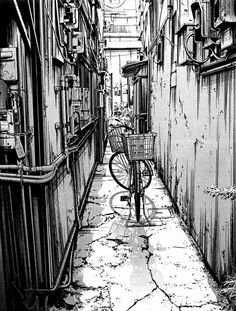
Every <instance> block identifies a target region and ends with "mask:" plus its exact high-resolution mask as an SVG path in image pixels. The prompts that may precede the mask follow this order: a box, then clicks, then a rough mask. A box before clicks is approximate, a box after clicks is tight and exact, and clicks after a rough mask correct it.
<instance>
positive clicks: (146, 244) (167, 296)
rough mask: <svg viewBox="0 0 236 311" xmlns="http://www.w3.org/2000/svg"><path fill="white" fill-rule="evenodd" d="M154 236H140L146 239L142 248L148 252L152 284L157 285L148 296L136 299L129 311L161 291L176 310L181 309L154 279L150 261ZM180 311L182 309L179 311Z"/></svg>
mask: <svg viewBox="0 0 236 311" xmlns="http://www.w3.org/2000/svg"><path fill="white" fill-rule="evenodd" d="M152 235H153V234H151V235H149V236H145V235H140V237H141V238H143V239H144V241H145V247H142V251H144V250H146V251H147V252H148V256H146V258H147V262H146V263H147V268H148V271H149V273H150V276H151V280H152V282H153V283H154V285H155V288H153V289H152V291H151V292H150V293H148V294H146V295H145V296H143V297H142V298H140V299H136V300H135V302H134V303H133V304H132V305H131V306H130V307H129V308H128V309H127V311H129V310H131V309H132V308H133V307H134V306H135V305H136V304H137V303H139V302H140V301H142V300H144V299H146V298H147V297H149V296H150V295H151V294H152V293H153V292H154V291H156V290H159V291H161V292H162V293H163V294H164V296H165V297H166V298H167V299H168V301H169V302H170V303H171V304H172V305H173V306H175V307H176V308H178V309H179V306H177V305H176V304H175V303H174V302H172V300H171V296H170V295H168V294H167V293H166V292H165V291H164V290H163V289H162V288H160V286H159V285H158V284H157V282H156V280H155V279H154V277H153V274H152V269H151V268H150V266H149V261H150V258H151V257H152V256H153V253H152V252H151V251H150V250H149V238H150V237H151V236H152ZM179 310H180V309H179Z"/></svg>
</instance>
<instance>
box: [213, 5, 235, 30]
mask: <svg viewBox="0 0 236 311" xmlns="http://www.w3.org/2000/svg"><path fill="white" fill-rule="evenodd" d="M213 22H214V26H215V27H220V26H223V25H224V24H225V23H236V1H235V0H215V1H214V4H213Z"/></svg>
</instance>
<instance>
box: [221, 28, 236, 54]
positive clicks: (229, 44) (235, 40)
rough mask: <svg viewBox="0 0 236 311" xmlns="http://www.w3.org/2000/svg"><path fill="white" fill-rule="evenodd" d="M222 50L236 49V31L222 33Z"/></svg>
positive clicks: (230, 29)
mask: <svg viewBox="0 0 236 311" xmlns="http://www.w3.org/2000/svg"><path fill="white" fill-rule="evenodd" d="M220 43H221V50H225V49H232V48H235V47H236V31H235V29H232V28H227V29H225V30H224V31H222V33H221V41H220Z"/></svg>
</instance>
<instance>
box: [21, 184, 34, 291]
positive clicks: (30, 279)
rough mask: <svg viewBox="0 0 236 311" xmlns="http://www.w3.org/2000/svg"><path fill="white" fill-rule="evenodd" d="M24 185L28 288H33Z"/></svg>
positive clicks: (22, 189)
mask: <svg viewBox="0 0 236 311" xmlns="http://www.w3.org/2000/svg"><path fill="white" fill-rule="evenodd" d="M24 191H25V190H24V186H23V185H21V199H22V211H23V225H24V229H23V230H24V238H25V248H26V268H27V275H26V283H27V287H28V288H32V277H31V276H32V270H31V262H30V246H29V234H28V223H27V213H26V202H25V192H24Z"/></svg>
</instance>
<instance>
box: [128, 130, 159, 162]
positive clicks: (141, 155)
mask: <svg viewBox="0 0 236 311" xmlns="http://www.w3.org/2000/svg"><path fill="white" fill-rule="evenodd" d="M155 137H156V134H155V133H148V134H123V135H122V141H123V147H124V152H125V154H126V156H127V158H128V159H129V160H130V161H137V160H151V159H153V157H154V142H155Z"/></svg>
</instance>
